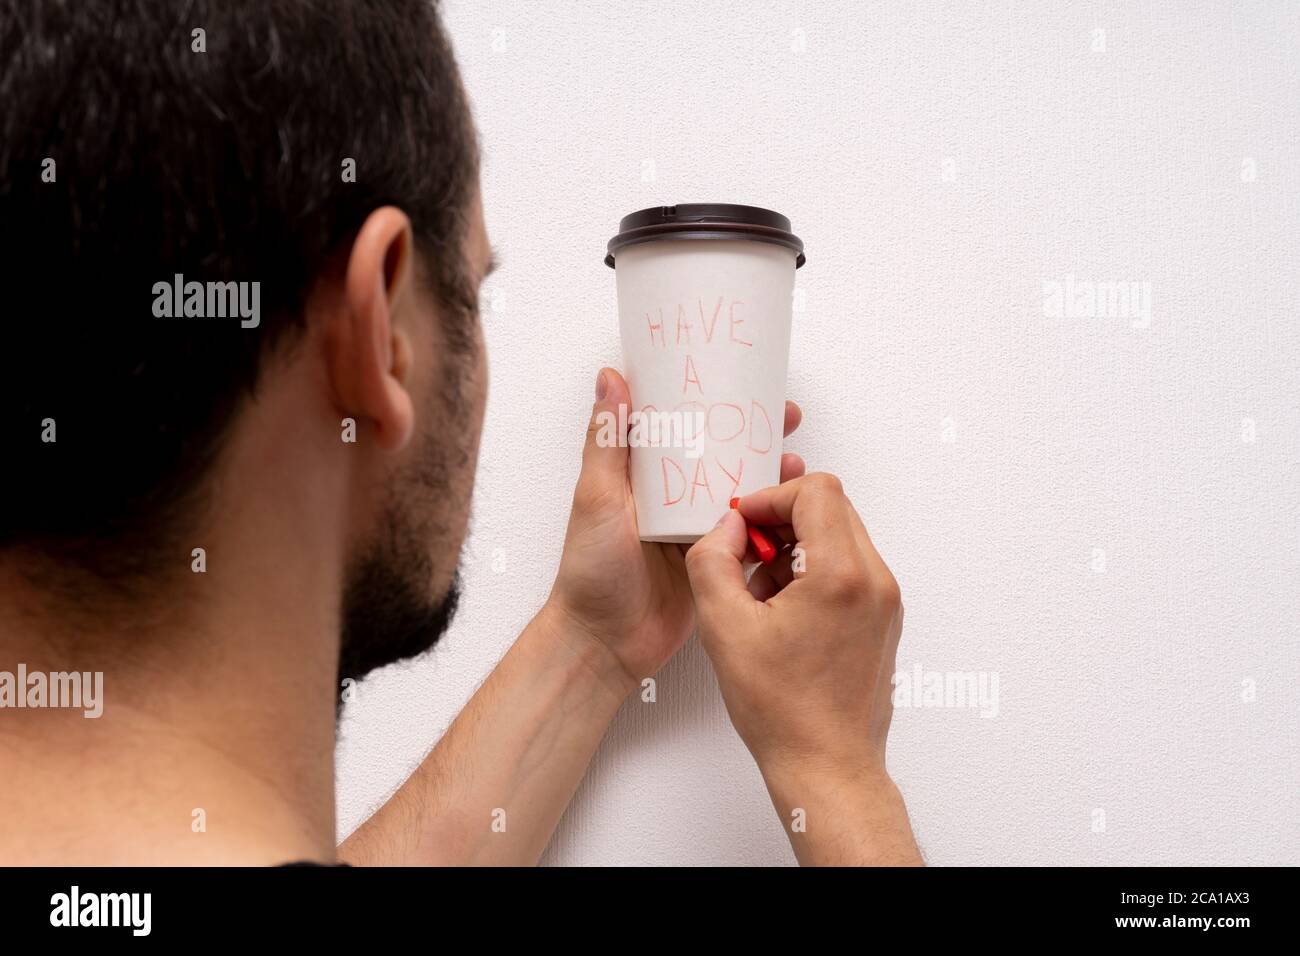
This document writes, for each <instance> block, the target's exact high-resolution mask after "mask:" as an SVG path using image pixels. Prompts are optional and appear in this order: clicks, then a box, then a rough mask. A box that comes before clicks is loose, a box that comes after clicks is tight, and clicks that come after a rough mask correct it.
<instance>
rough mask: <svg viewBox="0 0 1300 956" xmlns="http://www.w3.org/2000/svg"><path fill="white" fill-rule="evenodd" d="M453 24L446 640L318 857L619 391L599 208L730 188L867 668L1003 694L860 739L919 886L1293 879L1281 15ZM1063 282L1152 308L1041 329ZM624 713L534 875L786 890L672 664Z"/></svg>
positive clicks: (816, 13)
mask: <svg viewBox="0 0 1300 956" xmlns="http://www.w3.org/2000/svg"><path fill="white" fill-rule="evenodd" d="M447 20H448V24H449V28H450V32H451V34H452V36H453V39H454V41H455V44H456V47H457V50H458V55H459V58H460V60H461V64H462V68H463V72H464V75H465V80H466V84H467V87H468V89H469V91H470V95H471V97H472V99H473V103H474V109H475V114H476V117H477V121H478V124H479V127H480V129H481V132H482V137H483V141H484V146H485V152H486V156H485V167H484V190H485V204H486V210H487V218H488V226H489V230H490V233H491V236H492V239H493V241H494V243H495V245H496V246H497V248H498V250H499V252H500V255H501V258H502V269H501V271H500V274H499V276H498V277H497V278H495V279H494V280H493V281H492V283H491V286H490V289H489V294H488V295H487V297H486V305H487V308H486V309H485V313H484V323H485V327H486V332H487V338H488V342H489V351H490V362H491V368H492V394H491V399H490V405H489V409H488V416H487V425H486V432H485V435H484V445H483V453H482V459H481V463H480V470H479V479H478V485H477V492H476V502H475V514H474V524H473V531H472V535H471V539H470V542H469V546H468V550H467V552H466V556H465V564H464V572H465V585H466V588H465V598H464V602H463V605H462V610H461V613H460V615H459V616H458V618H457V620H456V623H455V625H454V626H453V628H452V630H451V631H450V633H449V634H448V635H447V636H446V638H445V639H444V646H442V647H441V648H440V649H438V650H437V651H436V652H434V654H433V655H432V656H431V657H429V658H427V659H425V660H422V661H419V662H416V663H414V664H411V665H407V666H404V667H398V668H394V669H390V670H388V671H386V672H383V673H381V674H379V675H377V676H376V677H374V678H372V679H371V680H369V681H367V682H365V683H364V684H362V685H361V687H360V699H359V700H358V701H357V702H356V703H354V704H352V705H350V706H349V709H348V712H347V716H346V718H345V720H344V722H343V725H342V740H341V744H340V749H339V769H338V785H339V806H340V820H339V826H340V834H341V835H342V834H346V833H348V832H350V831H351V829H352V828H353V827H355V826H356V825H357V824H358V823H359V822H360V821H361V820H362V819H363V818H364V817H365V816H366V815H367V814H368V813H369V812H370V810H371V809H373V807H374V806H376V805H377V804H378V802H380V801H381V800H382V799H383V798H384V797H385V796H386V795H387V794H388V793H389V792H391V791H392V790H393V789H394V788H395V787H396V786H397V785H398V784H399V783H400V781H401V780H402V779H403V778H404V777H405V776H406V774H407V773H408V772H409V771H410V770H411V769H412V768H413V767H414V766H415V765H416V764H417V763H418V761H419V760H420V759H421V757H422V756H423V755H424V753H425V752H426V751H427V750H428V749H429V747H430V746H431V745H432V744H433V742H434V741H435V740H436V739H437V737H438V736H439V734H440V733H441V732H442V730H443V729H444V728H445V727H446V726H447V724H448V723H449V722H450V721H451V720H452V719H453V718H454V716H455V714H456V713H457V711H458V710H459V708H460V707H461V706H462V704H463V703H464V701H465V700H467V699H468V697H469V696H470V694H472V693H473V691H474V689H475V688H476V686H477V685H478V683H479V682H480V681H482V679H483V678H484V677H485V676H486V675H487V674H488V672H489V671H490V669H491V667H492V665H493V664H494V662H495V661H496V660H497V659H498V658H499V657H500V656H501V654H503V653H504V652H505V650H506V648H507V647H508V646H509V644H510V643H511V641H512V640H513V639H514V637H515V635H516V634H517V633H518V631H519V629H520V628H521V627H522V626H523V625H524V623H525V622H526V621H527V620H528V618H529V617H530V616H531V615H532V614H533V613H534V612H535V610H536V609H537V608H538V606H539V605H540V604H541V602H542V601H543V599H544V597H545V595H546V593H547V591H548V589H549V587H550V583H551V580H552V578H553V574H554V570H555V567H556V563H557V560H558V557H559V547H560V543H561V540H562V532H563V528H564V523H565V519H566V516H567V510H568V502H569V496H570V494H571V490H572V483H573V480H574V477H575V475H576V474H577V468H578V454H579V449H580V446H581V440H582V435H583V429H584V426H585V423H586V418H587V416H588V414H589V410H590V403H591V399H592V387H593V382H594V377H595V372H596V370H597V368H598V367H599V366H600V365H601V364H602V363H610V364H615V365H617V364H618V362H619V346H618V335H617V316H616V309H615V295H614V276H613V273H612V272H611V271H610V270H608V269H607V268H606V267H605V266H603V265H602V264H601V258H602V256H603V255H604V244H605V242H606V240H607V239H608V238H609V236H610V235H612V234H613V232H614V231H615V227H616V225H617V222H618V219H619V217H620V216H621V215H623V214H624V213H627V212H630V211H632V210H634V209H638V208H641V207H644V206H649V205H658V204H668V203H679V202H691V201H731V202H743V203H752V204H756V205H762V206H769V207H771V208H774V209H777V210H779V211H781V212H784V213H786V214H787V215H789V216H790V217H791V219H792V220H793V223H794V228H795V231H796V232H797V233H798V234H799V235H800V236H801V237H802V238H803V239H804V241H805V243H806V246H807V251H808V265H807V266H806V267H805V268H804V269H802V270H800V272H799V275H798V289H799V290H800V292H798V293H797V302H800V304H801V305H802V311H799V312H798V313H797V314H796V316H795V326H794V335H793V339H794V341H793V346H792V349H793V351H792V355H791V363H790V381H789V394H790V396H791V397H793V398H796V399H797V400H798V401H799V402H800V403H801V404H802V405H803V407H804V410H805V415H806V418H805V425H804V428H803V429H802V430H801V431H800V432H799V433H798V434H797V435H796V436H795V437H794V438H793V439H791V440H790V442H789V443H788V446H787V447H788V449H789V450H793V451H797V452H799V453H800V454H802V455H803V456H804V457H805V458H806V459H807V461H808V463H809V465H810V467H811V468H814V469H822V470H828V471H832V472H835V473H837V474H839V475H840V476H841V477H842V479H843V481H844V484H845V485H846V487H847V488H848V490H849V493H850V495H851V496H852V497H853V499H854V501H855V502H856V504H857V505H858V507H859V510H860V511H861V513H862V514H863V516H864V520H865V522H866V524H867V527H868V528H869V529H870V531H871V532H872V535H873V538H874V540H875V542H876V544H877V547H878V548H879V549H880V551H881V553H882V554H883V555H884V557H885V559H886V560H887V561H888V562H889V563H890V565H891V567H892V568H893V569H894V571H895V573H896V574H897V576H898V578H899V580H900V582H901V584H902V587H903V595H904V602H905V604H906V606H907V622H906V627H905V629H904V635H903V642H902V646H901V648H900V651H899V658H898V664H899V669H900V670H909V671H910V670H911V669H912V668H913V667H915V666H916V665H917V664H920V665H921V666H922V667H923V668H924V669H925V670H926V671H940V672H948V671H981V672H986V673H987V674H989V675H992V674H996V675H997V677H998V682H999V683H998V689H999V700H998V705H999V706H998V712H997V715H996V716H995V717H981V716H980V713H979V711H978V710H974V709H956V708H946V709H945V708H929V709H908V710H903V709H900V710H898V711H897V712H896V714H895V719H894V727H893V731H892V733H891V737H890V751H889V760H890V767H891V770H892V772H893V774H894V776H895V778H896V779H897V780H898V782H899V785H900V786H901V788H902V790H903V792H904V794H905V796H906V799H907V802H908V806H909V809H910V810H911V813H912V817H913V820H914V823H915V828H916V831H917V836H918V838H919V840H920V843H921V846H922V849H923V851H924V852H925V854H926V856H927V858H928V859H929V860H930V862H932V863H936V864H982V863H988V864H992V863H1064V864H1089V863H1095V864H1124V863H1153V864H1181V863H1186V864H1261V863H1275V864H1276V863H1289V864H1297V863H1300V739H1298V735H1297V729H1298V725H1300V719H1298V718H1300V702H1298V701H1300V440H1298V438H1300V329H1298V328H1297V316H1298V314H1300V185H1298V181H1297V176H1298V174H1300V7H1297V5H1295V4H1291V3H1282V2H1267V3H1235V4H1230V3H1191V2H1185V0H1180V2H1161V3H1144V4H1137V3H1117V2H1105V3H1073V4H1034V3H1006V2H991V3H984V2H980V3H969V4H959V3H953V4H940V3H912V2H909V3H881V4H866V3H860V2H853V0H842V2H831V0H819V2H812V0H805V2H790V3H777V2H746V3H719V2H701V0H672V2H665V0H654V2H612V0H599V2H596V0H592V2H558V0H552V2H537V3H525V2H504V0H502V2H469V0H466V2H453V3H451V4H449V6H448V9H447ZM1099 30H1100V31H1104V37H1103V35H1102V34H1099V33H1098V32H1097V31H1099ZM1097 47H1102V48H1101V49H1098V48H1097ZM382 67H383V65H382V64H376V68H377V69H378V68H382ZM1067 275H1073V276H1075V277H1076V279H1078V280H1087V281H1093V282H1101V281H1128V282H1149V283H1150V284H1151V293H1152V308H1151V317H1150V322H1149V325H1147V327H1144V328H1141V327H1139V328H1135V327H1134V322H1133V320H1132V319H1130V318H1127V317H1103V318H1049V317H1047V316H1046V315H1045V314H1044V312H1045V310H1044V294H1043V283H1044V282H1045V281H1063V280H1064V278H1065V277H1066V276H1067ZM800 300H801V301H800ZM1138 324H1139V325H1141V324H1142V323H1141V322H1139V323H1138ZM1252 439H1253V440H1252ZM658 698H659V699H658V703H656V704H643V703H641V702H640V700H639V699H637V698H635V697H634V698H633V699H632V700H631V701H630V702H629V703H628V704H627V705H626V706H625V707H624V709H623V711H622V713H621V714H620V715H619V717H618V718H617V720H616V721H615V723H614V725H613V726H612V728H611V730H610V732H609V734H608V736H607V738H606V740H605V743H604V745H603V747H602V749H601V751H600V752H599V754H598V755H597V757H596V760H595V761H594V763H593V765H592V767H591V771H590V773H589V774H588V776H587V778H586V780H585V781H584V783H583V785H582V787H581V789H580V790H579V793H578V796H577V799H576V800H575V802H574V804H573V805H572V807H571V808H570V811H569V813H568V815H567V816H566V818H565V820H564V821H563V823H562V824H561V826H560V828H559V830H558V832H557V834H556V836H555V839H554V841H553V842H552V845H551V847H550V849H549V850H548V851H547V853H546V856H545V858H544V862H547V863H552V864H639V863H648V864H666V863H682V864H710V863H717V864H782V863H789V862H792V861H793V857H792V855H791V853H790V851H789V849H788V845H787V843H786V840H785V839H784V836H783V832H782V829H781V822H780V821H779V820H778V819H777V818H776V816H775V813H774V811H773V810H772V808H771V806H770V804H769V803H768V799H767V796H766V793H765V791H764V789H763V786H762V782H761V779H760V777H759V775H758V773H757V771H756V769H755V768H754V766H753V765H752V762H751V761H750V759H749V756H748V754H747V752H746V751H745V749H744V747H743V746H742V745H741V744H740V743H739V741H738V740H737V738H736V737H735V735H734V732H733V731H732V730H731V728H730V725H729V724H728V722H727V719H726V715H725V713H724V710H723V707H722V704H721V701H720V699H719V697H718V694H717V689H716V685H715V683H714V681H713V677H712V674H711V672H710V670H709V667H708V662H707V659H706V658H705V656H704V655H703V654H702V652H701V651H700V649H699V647H698V644H696V642H695V641H694V640H692V642H691V643H690V644H689V645H688V646H687V647H686V649H685V650H684V651H683V652H682V653H681V654H680V655H679V656H678V658H677V659H676V660H674V661H673V662H672V663H671V664H669V666H668V667H667V668H666V669H665V671H664V672H663V673H661V675H660V680H659V694H658ZM1099 811H1100V814H1099ZM488 822H489V821H485V822H484V825H485V826H487V825H488ZM1103 824H1104V826H1103ZM1098 831H1100V832H1098Z"/></svg>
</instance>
